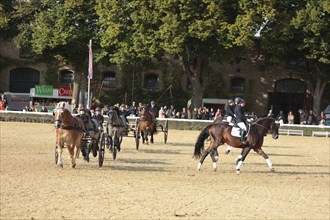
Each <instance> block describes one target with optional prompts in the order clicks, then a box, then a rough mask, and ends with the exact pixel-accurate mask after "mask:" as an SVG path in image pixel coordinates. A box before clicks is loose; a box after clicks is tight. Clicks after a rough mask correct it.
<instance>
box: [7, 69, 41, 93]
mask: <svg viewBox="0 0 330 220" xmlns="http://www.w3.org/2000/svg"><path fill="white" fill-rule="evenodd" d="M39 79H40V72H39V71H38V70H35V69H32V68H27V67H20V68H16V69H13V70H11V71H10V84H9V91H10V92H19V93H29V92H30V88H33V87H34V86H35V85H39Z"/></svg>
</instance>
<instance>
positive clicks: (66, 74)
mask: <svg viewBox="0 0 330 220" xmlns="http://www.w3.org/2000/svg"><path fill="white" fill-rule="evenodd" d="M72 83H73V72H72V71H70V70H61V71H60V85H70V84H72Z"/></svg>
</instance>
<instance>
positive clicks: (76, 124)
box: [53, 102, 84, 168]
mask: <svg viewBox="0 0 330 220" xmlns="http://www.w3.org/2000/svg"><path fill="white" fill-rule="evenodd" d="M69 109H70V107H69V105H68V104H67V103H65V102H60V103H58V104H57V106H56V108H55V109H54V112H53V115H54V116H55V122H54V126H55V129H56V144H57V151H58V160H57V163H56V165H57V166H60V167H61V168H63V160H62V151H63V147H66V148H67V149H68V152H69V156H70V161H71V167H72V168H75V167H76V158H77V156H78V154H79V150H80V144H81V140H82V138H83V136H84V131H83V130H82V128H83V127H84V122H83V121H82V120H81V119H80V118H76V117H73V116H72V115H71V113H70V111H69ZM70 110H71V109H70Z"/></svg>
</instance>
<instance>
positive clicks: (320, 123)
mask: <svg viewBox="0 0 330 220" xmlns="http://www.w3.org/2000/svg"><path fill="white" fill-rule="evenodd" d="M317 120H318V122H319V125H325V115H324V111H322V112H321V113H320V116H319V117H318V119H317Z"/></svg>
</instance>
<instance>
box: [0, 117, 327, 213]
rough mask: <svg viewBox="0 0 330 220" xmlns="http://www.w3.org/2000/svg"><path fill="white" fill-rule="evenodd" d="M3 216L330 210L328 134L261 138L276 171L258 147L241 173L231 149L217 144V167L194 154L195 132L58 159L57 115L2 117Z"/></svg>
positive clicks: (130, 141)
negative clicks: (50, 119)
mask: <svg viewBox="0 0 330 220" xmlns="http://www.w3.org/2000/svg"><path fill="white" fill-rule="evenodd" d="M0 129H1V130H0V135H1V139H0V140H1V142H0V146H1V148H0V149H1V172H0V175H1V207H0V212H1V215H0V218H1V219H329V218H330V212H329V210H330V206H329V203H330V192H329V188H330V175H329V174H330V170H329V169H330V166H329V161H330V160H329V157H330V154H329V148H330V138H325V137H314V138H313V137H293V136H289V137H288V136H280V138H279V139H278V140H273V139H272V138H271V137H270V136H267V137H266V139H265V142H264V143H265V146H264V150H265V152H266V153H268V155H269V157H270V159H271V160H272V162H273V163H274V166H275V169H276V172H275V173H272V172H270V171H269V168H268V166H267V164H266V162H265V160H264V159H263V158H262V157H261V156H259V155H257V154H256V153H254V152H251V154H250V155H249V156H248V157H247V159H246V162H245V163H244V164H243V166H242V168H241V171H242V172H241V174H240V175H237V174H236V173H235V164H234V162H235V158H236V157H237V156H238V153H239V152H240V151H239V150H238V149H235V150H234V151H233V152H232V153H230V154H229V155H225V154H224V151H225V147H224V146H222V147H220V160H219V161H218V170H217V172H214V171H213V170H212V162H211V159H210V158H207V159H206V161H205V163H204V165H203V167H202V170H201V171H200V172H198V171H196V166H197V163H198V161H197V160H195V159H193V158H192V155H193V147H194V142H195V140H196V138H197V135H198V134H199V131H174V130H170V131H169V138H168V143H167V144H166V145H165V144H163V133H159V134H157V135H156V137H155V142H156V143H155V144H153V145H142V144H140V150H139V151H137V150H135V142H134V141H135V140H134V138H133V137H125V138H124V141H123V144H122V148H123V149H122V151H121V152H120V153H119V154H118V156H117V160H116V161H113V160H112V157H111V155H110V154H109V152H106V155H105V156H106V160H105V162H104V166H103V167H102V168H99V167H98V162H97V158H94V157H92V155H91V162H90V163H84V162H83V160H82V158H78V163H77V168H76V169H71V168H70V166H69V160H68V158H67V156H68V154H67V152H66V150H65V153H64V159H65V161H64V168H63V169H59V168H56V167H55V162H54V142H55V137H54V128H53V125H52V124H32V123H18V122H17V123H15V122H0Z"/></svg>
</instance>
